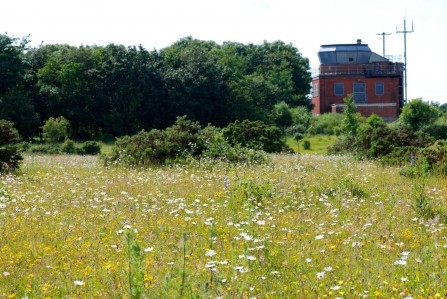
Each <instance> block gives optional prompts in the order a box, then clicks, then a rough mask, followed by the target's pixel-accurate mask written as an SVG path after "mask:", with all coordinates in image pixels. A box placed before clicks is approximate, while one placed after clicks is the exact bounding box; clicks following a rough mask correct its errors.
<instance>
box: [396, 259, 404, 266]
mask: <svg viewBox="0 0 447 299" xmlns="http://www.w3.org/2000/svg"><path fill="white" fill-rule="evenodd" d="M406 264H407V261H406V260H397V261H395V262H394V265H402V266H405V265H406Z"/></svg>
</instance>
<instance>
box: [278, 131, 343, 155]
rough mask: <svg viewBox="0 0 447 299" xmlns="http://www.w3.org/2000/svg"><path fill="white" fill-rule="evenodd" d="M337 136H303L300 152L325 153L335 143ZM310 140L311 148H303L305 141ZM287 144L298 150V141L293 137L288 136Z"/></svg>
mask: <svg viewBox="0 0 447 299" xmlns="http://www.w3.org/2000/svg"><path fill="white" fill-rule="evenodd" d="M337 138H338V137H337V136H330V135H315V136H309V137H306V138H303V139H302V140H300V147H299V152H300V153H303V154H314V155H325V154H327V148H328V147H329V146H331V145H333V144H334V143H335V141H336V140H337ZM305 140H308V141H309V142H310V144H311V147H310V149H309V150H305V149H304V148H303V142H304V141H305ZM286 143H287V145H289V146H290V147H291V148H292V149H293V150H294V151H295V152H298V142H297V141H296V140H295V139H293V138H292V137H289V138H287V140H286Z"/></svg>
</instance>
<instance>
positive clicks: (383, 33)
mask: <svg viewBox="0 0 447 299" xmlns="http://www.w3.org/2000/svg"><path fill="white" fill-rule="evenodd" d="M376 35H383V57H385V35H391V33H385V32H382V33H377V34H376Z"/></svg>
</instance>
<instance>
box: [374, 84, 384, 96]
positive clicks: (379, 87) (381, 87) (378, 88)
mask: <svg viewBox="0 0 447 299" xmlns="http://www.w3.org/2000/svg"><path fill="white" fill-rule="evenodd" d="M375 89H376V95H384V94H385V86H384V84H383V82H376V88H375Z"/></svg>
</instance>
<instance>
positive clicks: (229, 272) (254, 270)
mask: <svg viewBox="0 0 447 299" xmlns="http://www.w3.org/2000/svg"><path fill="white" fill-rule="evenodd" d="M270 158H271V162H270V163H268V164H264V165H228V164H225V163H217V162H212V161H200V162H198V161H190V163H188V164H178V165H174V166H163V167H153V168H150V169H124V168H121V167H104V166H103V165H102V164H101V163H100V162H99V160H98V157H93V156H91V157H87V156H68V155H64V156H63V155H60V156H49V155H47V156H45V155H44V156H31V155H28V156H26V157H25V160H24V163H23V165H22V167H21V169H20V171H19V173H18V174H16V175H5V176H1V177H0V178H1V182H0V227H1V230H2V233H1V235H2V237H1V239H0V295H1V298H29V299H30V298H182V297H184V298H443V297H444V298H445V297H446V296H447V293H446V292H447V279H446V277H447V270H446V268H447V240H446V237H445V234H446V231H445V224H444V223H443V219H445V217H434V218H433V219H428V218H427V219H424V217H423V215H421V213H419V212H418V209H417V208H415V200H416V199H418V198H419V199H420V198H421V197H423V198H424V199H425V200H426V201H427V202H429V205H430V206H431V207H433V209H436V210H437V211H443V209H445V208H444V207H446V206H447V205H446V200H447V198H446V194H447V180H446V179H445V178H440V177H430V176H428V177H427V178H425V179H424V182H422V181H421V179H420V178H419V179H410V178H406V177H403V176H401V175H399V174H398V171H397V169H396V168H392V167H382V166H378V165H376V164H374V163H371V162H356V161H352V160H350V159H349V158H347V157H333V156H322V155H300V158H299V160H298V157H297V155H271V156H270ZM418 192H419V193H418Z"/></svg>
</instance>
